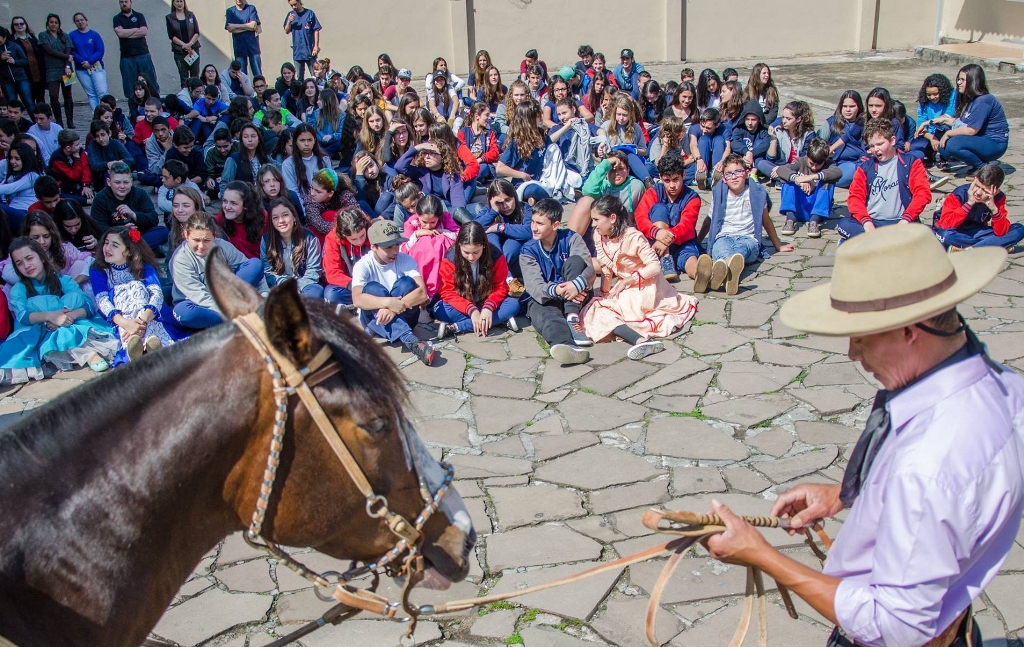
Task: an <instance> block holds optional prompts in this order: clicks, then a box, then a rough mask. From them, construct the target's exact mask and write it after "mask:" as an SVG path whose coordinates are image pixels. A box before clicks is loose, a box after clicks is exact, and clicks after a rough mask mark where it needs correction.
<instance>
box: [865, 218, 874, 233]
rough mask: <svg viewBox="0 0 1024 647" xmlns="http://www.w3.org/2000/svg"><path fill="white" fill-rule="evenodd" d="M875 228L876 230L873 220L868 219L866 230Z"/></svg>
mask: <svg viewBox="0 0 1024 647" xmlns="http://www.w3.org/2000/svg"><path fill="white" fill-rule="evenodd" d="M874 230H875V223H873V222H871V221H870V220H869V221H867V222H866V223H864V231H874Z"/></svg>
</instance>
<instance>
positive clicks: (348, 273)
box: [324, 229, 370, 288]
mask: <svg viewBox="0 0 1024 647" xmlns="http://www.w3.org/2000/svg"><path fill="white" fill-rule="evenodd" d="M342 250H344V252H345V254H344V256H343V255H342ZM369 253H370V241H369V240H364V241H363V244H362V246H360V247H358V248H356V246H355V245H353V244H352V243H350V242H348V239H347V238H342V239H341V240H340V241H339V240H338V234H337V230H335V229H332V230H331V232H330V233H328V234H327V235H326V236H325V237H324V278H326V279H327V284H328V285H336V286H338V287H342V288H348V287H349V286H350V285H351V283H352V267H353V266H354V265H355V264H356V261H358V260H359V259H360V258H362V257H363V256H366V255H367V254H369Z"/></svg>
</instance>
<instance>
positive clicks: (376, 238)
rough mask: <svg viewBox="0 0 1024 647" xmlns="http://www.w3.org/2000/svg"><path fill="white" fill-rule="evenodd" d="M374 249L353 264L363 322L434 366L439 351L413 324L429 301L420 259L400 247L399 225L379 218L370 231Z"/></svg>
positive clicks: (353, 284)
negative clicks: (424, 340)
mask: <svg viewBox="0 0 1024 647" xmlns="http://www.w3.org/2000/svg"><path fill="white" fill-rule="evenodd" d="M367 238H369V240H370V253H369V254H366V255H365V256H363V257H362V258H360V259H359V260H358V261H357V262H356V264H355V266H353V268H352V282H351V283H350V286H351V290H352V303H353V305H355V307H357V308H359V322H360V323H361V324H362V325H363V327H364V328H366V330H367V331H369V332H370V334H373V335H377V336H378V337H383V338H384V339H386V340H388V341H389V342H391V343H394V342H396V341H398V342H401V343H402V345H403V346H404V347H405V348H406V349H407V350H409V351H411V352H412V353H413V354H414V355H415V356H416V357H418V358H419V359H420V361H421V362H423V363H424V364H426V365H427V366H430V365H431V364H433V363H434V358H435V357H436V355H437V351H435V350H434V346H433V344H431V343H430V342H422V341H420V340H419V338H417V337H416V334H415V333H414V332H413V328H414V327H415V326H416V322H417V320H418V319H419V314H420V306H424V305H426V303H427V301H428V297H427V288H426V286H425V285H424V284H423V277H422V276H420V270H419V268H418V267H416V261H414V260H413V259H412V258H411V257H410V256H408V255H406V254H403V253H401V252H399V251H398V246H399V245H401V244H402V243H404V242H405V240H406V239H405V238H403V237H402V232H401V231H400V230H399V228H398V225H396V224H395V223H393V222H390V221H388V220H378V221H377V222H375V223H373V224H372V225H371V226H370V229H369V231H368V232H367Z"/></svg>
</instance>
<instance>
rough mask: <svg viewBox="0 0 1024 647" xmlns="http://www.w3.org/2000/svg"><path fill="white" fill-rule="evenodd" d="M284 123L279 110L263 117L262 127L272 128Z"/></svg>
mask: <svg viewBox="0 0 1024 647" xmlns="http://www.w3.org/2000/svg"><path fill="white" fill-rule="evenodd" d="M280 123H284V119H283V118H282V117H281V111H280V110H271V111H269V112H267V113H266V114H265V115H263V127H264V128H273V127H274V126H276V125H278V124H280Z"/></svg>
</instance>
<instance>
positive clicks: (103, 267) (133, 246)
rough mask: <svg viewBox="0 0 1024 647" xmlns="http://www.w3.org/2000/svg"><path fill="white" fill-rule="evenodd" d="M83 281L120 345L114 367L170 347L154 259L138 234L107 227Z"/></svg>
mask: <svg viewBox="0 0 1024 647" xmlns="http://www.w3.org/2000/svg"><path fill="white" fill-rule="evenodd" d="M89 276H90V280H91V284H92V290H93V293H94V294H95V295H96V306H97V309H98V310H99V312H100V314H101V315H103V317H104V318H106V320H107V322H108V323H109V324H110V325H112V326H114V331H115V333H116V334H117V338H118V341H119V342H120V348H119V349H118V353H117V357H115V361H114V365H115V366H116V365H117V364H119V363H123V362H124V361H130V362H134V361H135V360H137V359H139V358H140V357H142V354H143V353H152V352H154V351H157V350H159V349H161V348H163V347H164V346H170V345H171V344H173V343H174V339H173V338H172V337H171V334H170V332H168V330H167V328H166V327H165V326H164V324H165V322H167V319H165V317H170V316H171V313H170V309H168V308H165V306H164V290H163V287H162V286H161V285H160V277H159V276H157V273H156V258H155V257H154V256H153V252H152V251H151V250H150V249H149V246H148V245H146V244H145V243H143V242H142V238H141V237H140V236H139V230H138V229H129V228H127V227H112V228H110V229H108V230H107V231H105V232H103V234H102V235H101V238H100V252H99V253H98V254H96V263H95V264H94V265H93V267H92V269H91V270H90V272H89ZM175 332H177V330H175Z"/></svg>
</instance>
